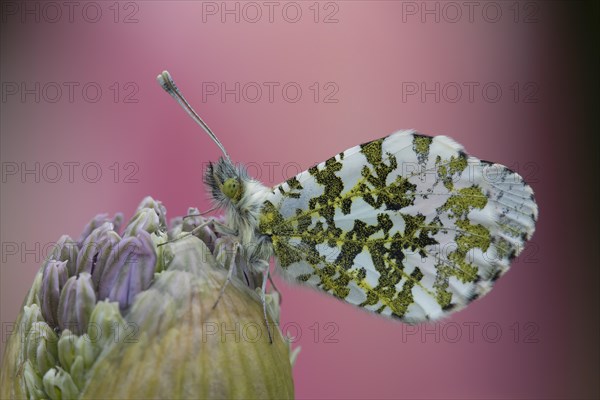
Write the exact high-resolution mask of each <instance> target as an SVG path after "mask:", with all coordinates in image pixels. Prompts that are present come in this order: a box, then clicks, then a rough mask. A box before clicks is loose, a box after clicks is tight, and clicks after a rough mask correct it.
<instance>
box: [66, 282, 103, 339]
mask: <svg viewBox="0 0 600 400" xmlns="http://www.w3.org/2000/svg"><path fill="white" fill-rule="evenodd" d="M95 305H96V293H95V292H94V287H93V283H92V276H91V275H90V274H89V273H87V272H82V273H80V274H79V275H76V276H72V277H70V278H69V280H68V281H67V283H66V284H65V287H64V288H63V290H62V292H61V294H60V301H59V303H58V326H59V327H60V329H61V330H64V329H69V330H70V331H71V332H73V333H75V334H76V335H81V334H83V333H85V332H86V331H87V326H88V321H89V319H90V314H91V313H92V310H93V309H94V306H95Z"/></svg>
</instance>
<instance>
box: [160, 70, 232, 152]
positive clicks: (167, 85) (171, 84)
mask: <svg viewBox="0 0 600 400" xmlns="http://www.w3.org/2000/svg"><path fill="white" fill-rule="evenodd" d="M156 80H157V81H158V83H159V84H160V86H162V88H163V89H165V91H166V92H167V93H169V94H170V95H171V96H172V97H173V98H174V99H175V100H177V102H178V103H179V105H180V106H181V107H182V108H183V109H184V110H185V111H186V112H187V113H188V114H189V115H190V117H192V119H193V120H194V121H196V123H197V124H198V125H200V126H201V127H202V129H204V131H205V132H206V133H208V136H210V138H211V139H212V140H213V142H215V143H216V144H217V146H219V149H221V151H222V152H223V155H224V156H225V158H227V159H228V160H231V159H230V158H229V154H227V151H226V150H225V147H223V144H221V142H220V141H219V139H217V136H216V135H215V134H214V133H213V131H211V130H210V128H209V127H208V125H206V122H204V121H202V118H200V116H199V115H198V113H196V111H194V109H193V108H192V106H190V103H188V102H187V100H186V99H185V97H183V95H182V94H181V92H180V91H179V89H178V88H177V85H175V81H173V78H172V77H171V74H169V71H163V72H162V74H160V75H158V76H157V77H156Z"/></svg>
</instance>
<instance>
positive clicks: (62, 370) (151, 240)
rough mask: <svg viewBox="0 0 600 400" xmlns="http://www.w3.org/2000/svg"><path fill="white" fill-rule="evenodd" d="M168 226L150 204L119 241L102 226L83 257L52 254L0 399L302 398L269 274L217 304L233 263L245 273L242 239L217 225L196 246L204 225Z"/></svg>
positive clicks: (100, 222)
mask: <svg viewBox="0 0 600 400" xmlns="http://www.w3.org/2000/svg"><path fill="white" fill-rule="evenodd" d="M194 213H197V210H194V209H190V214H192V215H193V214H194ZM165 216H166V209H165V208H164V206H163V205H162V204H161V203H160V202H158V201H156V200H154V199H152V198H150V197H148V198H146V199H144V200H143V201H142V203H141V204H140V207H138V211H137V212H136V214H135V216H134V217H133V218H132V220H131V221H130V222H129V223H128V224H127V225H126V228H125V232H123V234H122V235H119V233H118V232H117V230H118V227H117V225H118V224H117V223H116V222H117V221H116V220H117V219H118V218H115V219H112V220H111V219H109V218H108V217H107V216H106V215H100V216H97V217H95V218H94V219H93V220H92V221H91V222H90V223H89V224H88V226H87V227H86V228H85V231H84V234H83V235H82V237H81V239H80V240H79V241H78V242H77V247H76V250H73V249H71V250H70V251H64V250H63V249H62V248H61V249H60V251H59V250H55V251H54V252H53V253H52V254H51V255H50V257H49V258H48V260H47V261H45V263H44V265H43V266H42V268H41V270H40V272H39V273H38V275H37V276H36V278H35V280H34V284H33V286H32V288H31V290H30V292H29V294H28V295H27V297H26V299H25V304H24V307H23V311H22V312H21V314H20V315H19V318H18V320H17V324H16V329H15V332H14V334H13V335H12V336H11V337H10V339H9V341H8V343H7V347H6V350H5V354H4V360H3V365H2V370H1V375H0V398H30V399H71V398H73V399H84V398H94V399H96V398H133V397H135V398H292V397H293V381H292V377H291V366H292V363H291V362H290V360H292V361H293V359H294V358H295V357H296V355H297V349H296V351H294V352H292V351H291V349H290V343H289V341H288V340H287V339H286V338H284V337H283V336H282V334H281V332H280V331H279V329H278V322H279V298H278V296H277V294H276V293H273V294H266V296H265V298H266V307H267V314H268V325H269V326H270V328H271V330H270V334H269V332H268V331H267V326H266V322H265V320H264V316H263V306H262V301H261V299H262V293H261V292H260V284H261V274H259V273H256V274H252V273H250V271H246V273H247V274H248V276H247V277H246V278H247V279H244V280H240V279H237V278H234V279H233V280H232V281H230V282H229V284H228V285H227V286H226V288H225V290H224V292H223V296H222V297H221V298H220V300H219V302H218V303H216V301H217V298H219V293H220V292H221V289H222V288H223V285H224V284H225V282H226V277H227V273H228V271H227V268H229V265H230V263H231V261H232V260H234V263H235V264H236V265H235V268H236V269H235V270H236V271H238V272H239V271H241V270H242V269H243V268H244V267H245V266H244V265H243V260H241V259H240V258H241V257H239V253H237V252H234V251H233V248H234V247H235V245H236V238H235V237H232V236H228V235H225V236H224V235H222V234H220V233H218V232H216V231H214V230H213V227H212V226H211V224H208V225H207V226H206V229H204V230H202V231H201V232H199V233H198V235H197V236H196V235H194V236H190V235H189V234H188V233H187V232H190V231H191V230H193V228H194V227H195V226H198V224H200V223H204V222H205V221H206V220H205V219H204V218H203V217H200V216H198V217H194V218H186V219H185V220H184V219H182V218H180V219H178V221H179V222H178V223H176V224H174V225H173V228H172V230H171V231H170V232H167V231H166V220H165ZM195 219H196V220H195ZM188 220H189V221H188ZM118 223H119V224H120V222H118ZM195 233H196V232H195ZM167 238H170V239H173V238H178V239H177V240H175V241H173V242H170V243H165V242H166V241H167ZM70 241H71V239H70V238H68V237H67V236H64V237H62V238H61V240H60V241H59V242H62V243H68V242H70ZM91 243H95V244H97V246H96V247H95V248H93V247H92V246H90V244H91ZM86 245H88V247H89V249H88V248H87V247H86ZM92 248H93V250H90V249H92ZM57 249H58V246H57ZM234 257H235V258H234ZM57 299H58V300H57ZM215 304H216V307H215ZM21 338H24V340H21ZM271 338H272V341H271ZM107 371H110V374H107Z"/></svg>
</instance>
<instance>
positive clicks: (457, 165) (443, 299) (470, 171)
mask: <svg viewBox="0 0 600 400" xmlns="http://www.w3.org/2000/svg"><path fill="white" fill-rule="evenodd" d="M536 219H537V205H536V203H535V200H534V197H533V191H532V189H531V188H530V187H529V186H528V185H527V184H526V183H525V182H524V181H523V179H522V178H521V177H520V176H519V175H518V174H517V173H515V172H512V171H510V170H509V169H508V168H506V167H504V166H502V165H499V164H493V163H489V162H486V161H481V160H478V159H477V158H475V157H472V156H469V155H467V154H466V153H464V151H463V148H462V146H460V145H459V144H458V143H456V142H454V141H453V140H452V139H450V138H448V137H445V136H437V137H429V136H424V135H420V134H418V133H416V132H414V131H400V132H397V133H395V134H392V135H390V136H387V137H385V138H383V139H379V140H375V141H372V142H369V143H365V144H362V145H360V146H356V147H353V148H351V149H348V150H346V151H345V152H343V153H340V154H338V155H337V156H335V157H332V158H330V159H329V160H327V161H325V162H322V163H320V164H318V165H317V166H314V167H312V168H310V169H309V170H307V171H304V172H302V173H300V174H299V175H297V176H296V177H294V178H291V179H289V180H287V181H286V182H284V183H282V184H281V185H279V186H277V187H275V188H274V190H273V193H272V194H271V195H270V196H269V197H268V199H267V200H266V201H265V203H264V205H263V208H262V211H261V216H260V224H259V230H260V231H261V233H263V234H265V235H269V236H270V237H271V241H272V244H273V249H274V253H275V256H276V259H277V261H276V262H277V265H278V266H279V271H280V272H282V273H283V275H284V277H286V278H288V279H291V280H293V281H295V282H297V283H301V284H306V285H309V286H312V287H315V288H318V289H320V290H323V291H325V292H327V293H330V294H332V295H334V296H336V297H338V298H340V299H343V300H345V301H347V302H349V303H351V304H354V305H357V306H359V307H363V308H365V309H367V310H370V311H373V312H376V313H380V314H382V315H386V316H393V317H397V318H400V319H402V320H404V321H406V322H411V323H413V322H419V321H425V320H435V319H438V318H440V317H443V316H444V315H446V314H447V313H449V312H450V311H456V310H458V309H460V308H462V307H464V306H465V305H466V304H468V303H469V302H471V301H472V300H474V299H475V298H477V297H479V296H481V295H483V294H485V293H486V292H487V291H488V290H489V289H491V287H492V286H493V283H494V282H495V281H496V279H498V277H499V276H501V275H502V274H503V273H505V272H506V271H507V270H508V268H509V265H510V262H511V260H512V259H513V258H514V257H516V256H517V255H518V254H519V253H520V252H521V251H522V250H523V247H524V243H525V241H526V240H528V239H529V238H530V237H531V235H532V234H533V231H534V228H535V221H536Z"/></svg>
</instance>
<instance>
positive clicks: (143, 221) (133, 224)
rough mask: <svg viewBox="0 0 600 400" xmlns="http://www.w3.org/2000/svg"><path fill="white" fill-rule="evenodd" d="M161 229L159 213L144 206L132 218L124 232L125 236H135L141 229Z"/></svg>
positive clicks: (149, 230)
mask: <svg viewBox="0 0 600 400" xmlns="http://www.w3.org/2000/svg"><path fill="white" fill-rule="evenodd" d="M159 230H160V218H159V217H158V214H156V212H155V211H154V210H152V209H150V208H144V209H142V210H140V211H138V212H137V213H136V214H135V216H134V217H133V218H132V219H131V221H130V222H129V224H128V225H127V227H126V228H125V231H124V232H123V237H125V236H135V235H137V234H138V233H139V232H141V231H146V232H148V233H157V232H159Z"/></svg>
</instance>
